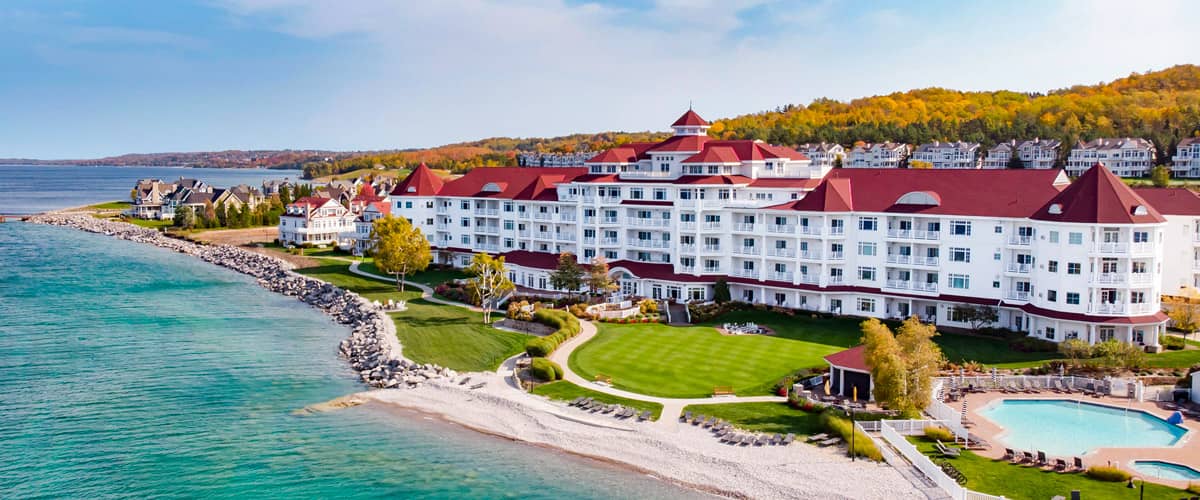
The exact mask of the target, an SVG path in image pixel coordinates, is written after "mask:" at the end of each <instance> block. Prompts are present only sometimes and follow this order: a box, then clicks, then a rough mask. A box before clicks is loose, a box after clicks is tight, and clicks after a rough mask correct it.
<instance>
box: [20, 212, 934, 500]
mask: <svg viewBox="0 0 1200 500" xmlns="http://www.w3.org/2000/svg"><path fill="white" fill-rule="evenodd" d="M28 221H29V222H30V223H35V224H49V225H58V226H65V227H71V228H74V229H77V230H82V231H87V232H92V233H97V234H104V235H107V236H112V237H116V238H120V239H125V240H128V241H133V242H138V243H146V244H151V245H155V246H158V247H160V248H166V249H169V250H173V251H176V252H180V253H184V254H187V255H191V256H193V257H196V258H199V259H201V260H204V261H206V262H209V263H212V264H216V265H219V266H222V267H225V268H227V269H230V270H233V271H237V272H239V273H241V274H246V275H250V276H252V277H254V278H256V279H257V281H258V283H259V285H260V286H262V287H263V288H266V289H267V290H270V291H272V292H275V293H281V294H283V295H288V296H293V297H296V298H297V299H299V300H301V301H303V302H305V303H307V304H308V305H310V306H311V307H315V308H317V309H319V310H321V311H322V312H324V313H325V314H327V315H329V316H330V317H332V318H333V319H334V320H335V321H336V322H338V323H340V324H342V325H346V326H348V327H350V329H351V336H350V338H348V339H345V340H343V341H341V342H340V343H339V346H338V349H337V351H338V352H339V355H341V356H342V357H344V358H346V359H348V360H349V362H350V363H351V367H352V368H353V369H354V370H355V371H356V372H357V373H359V375H360V377H361V379H362V381H363V382H364V383H365V384H366V385H368V386H369V387H371V388H374V389H375V390H368V391H365V392H358V393H354V394H350V395H347V396H344V397H343V398H338V399H337V400H334V401H331V402H327V403H334V404H327V403H321V404H318V405H310V406H309V407H306V408H305V409H306V410H309V409H312V410H315V411H330V410H336V409H338V408H340V407H343V406H344V405H342V404H338V403H337V402H338V401H339V400H340V401H346V402H349V401H353V402H354V403H353V404H358V402H360V401H361V402H366V403H368V404H379V405H381V406H384V407H392V408H403V409H406V410H408V411H417V412H421V413H423V414H427V415H433V416H436V417H437V418H439V419H440V420H443V421H445V422H448V423H451V424H454V425H458V426H461V427H464V428H467V429H470V430H472V431H475V432H480V433H483V434H488V435H492V436H497V437H501V438H504V439H509V440H512V441H518V442H521V443H524V444H530V445H533V446H537V447H539V448H544V449H547V450H553V451H555V452H561V453H568V454H571V455H575V456H580V457H584V458H588V459H591V460H596V461H600V462H603V463H607V464H612V465H615V466H618V467H622V468H625V469H627V470H629V471H632V472H635V473H640V474H646V475H649V476H652V477H654V478H657V479H660V480H663V481H667V482H670V483H672V484H675V485H677V486H680V487H683V488H687V489H690V490H694V491H699V492H702V493H707V494H711V495H716V496H721V497H728V498H834V499H892V498H900V499H907V498H911V499H919V498H925V497H924V495H922V494H921V493H919V492H918V491H917V490H916V489H915V488H914V487H913V486H912V485H911V484H910V483H909V482H908V480H906V479H905V478H904V477H903V476H901V474H900V473H899V471H897V470H896V469H894V468H892V467H890V466H888V465H887V464H884V463H874V462H864V461H858V462H851V461H850V459H849V458H847V457H845V456H844V453H843V452H841V451H840V449H836V448H835V449H829V448H817V447H815V446H810V445H806V444H802V443H799V444H795V445H792V446H788V447H754V446H751V447H735V446H730V445H725V444H721V443H719V442H718V440H717V439H716V438H715V437H713V436H712V435H711V433H710V432H708V431H707V430H705V429H702V428H698V427H694V426H691V425H670V426H668V425H652V424H649V423H644V424H639V423H633V422H622V421H618V420H615V419H612V418H609V417H603V416H594V415H591V414H588V413H584V412H581V411H578V410H574V409H571V408H568V407H567V406H566V405H565V403H563V402H554V401H551V400H549V399H547V398H544V397H541V396H535V395H532V394H528V393H525V392H523V391H519V390H517V389H514V388H512V387H510V386H509V385H508V384H507V383H506V381H505V380H504V378H503V377H502V376H501V375H498V374H496V373H494V372H483V373H479V372H472V373H471V374H470V375H471V379H472V381H473V382H486V384H485V385H484V386H482V387H479V388H477V389H476V390H472V389H469V388H468V387H466V386H459V385H456V384H454V383H453V382H452V380H453V379H456V378H458V374H456V373H454V371H452V370H448V369H445V368H441V367H436V366H434V365H418V364H415V363H412V362H411V361H409V360H407V359H405V358H403V356H402V348H401V346H400V344H399V341H398V340H397V337H396V334H395V324H394V323H393V322H392V321H391V318H390V317H389V316H388V315H387V314H386V312H385V311H383V310H382V309H380V308H377V307H375V306H374V305H373V304H371V303H370V301H368V300H367V299H365V298H362V297H361V296H359V295H357V294H355V293H354V292H350V291H347V290H342V289H340V288H338V287H335V286H333V285H332V284H329V283H325V282H323V281H320V280H317V279H315V278H309V277H306V276H303V275H300V274H298V273H295V272H294V271H293V270H292V266H291V265H290V264H288V263H287V262H285V261H283V260H281V259H278V258H276V257H272V256H266V255H262V254H259V253H255V252H252V251H250V250H246V249H242V248H238V247H230V246H227V245H200V244H196V243H192V242H188V241H184V240H178V239H174V238H170V237H167V236H164V235H163V234H161V233H159V232H157V231H154V230H152V229H146V228H141V227H138V226H135V225H132V224H128V223H124V222H114V221H106V220H101V219H97V218H94V217H91V216H90V215H86V214H70V213H61V212H51V213H45V214H40V215H35V216H31V217H30V218H29V219H28ZM472 385H474V384H472ZM382 388H403V389H404V390H379V389H382ZM322 405H326V406H322ZM868 478H869V479H868Z"/></svg>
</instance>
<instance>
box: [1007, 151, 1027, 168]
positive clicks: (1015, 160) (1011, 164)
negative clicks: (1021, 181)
mask: <svg viewBox="0 0 1200 500" xmlns="http://www.w3.org/2000/svg"><path fill="white" fill-rule="evenodd" d="M1008 168H1015V169H1020V168H1025V162H1023V161H1021V155H1019V154H1017V151H1016V149H1014V150H1013V152H1012V156H1009V157H1008Z"/></svg>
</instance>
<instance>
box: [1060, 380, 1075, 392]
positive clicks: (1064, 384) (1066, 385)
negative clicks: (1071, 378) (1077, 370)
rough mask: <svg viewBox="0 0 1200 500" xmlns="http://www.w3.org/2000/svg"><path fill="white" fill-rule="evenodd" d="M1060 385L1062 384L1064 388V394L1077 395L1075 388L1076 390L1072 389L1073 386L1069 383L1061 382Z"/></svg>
mask: <svg viewBox="0 0 1200 500" xmlns="http://www.w3.org/2000/svg"><path fill="white" fill-rule="evenodd" d="M1058 383H1060V384H1062V388H1063V392H1064V393H1067V394H1075V388H1074V387H1071V384H1070V383H1068V382H1063V381H1061V380H1060V381H1059V382H1058Z"/></svg>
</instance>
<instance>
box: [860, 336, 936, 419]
mask: <svg viewBox="0 0 1200 500" xmlns="http://www.w3.org/2000/svg"><path fill="white" fill-rule="evenodd" d="M861 327H862V332H863V336H862V342H863V344H864V345H865V347H864V351H863V360H864V361H865V362H866V363H867V366H869V367H870V368H871V379H872V381H873V383H874V385H875V389H874V391H875V399H876V400H877V401H879V402H881V403H883V404H885V405H886V406H887V407H888V408H890V409H893V410H898V411H900V412H902V413H908V414H913V413H918V412H920V411H921V410H924V409H925V408H928V407H929V403H930V395H931V390H932V387H933V378H934V376H936V375H937V372H938V369H940V368H941V365H942V361H943V359H944V358H943V356H942V350H941V348H939V347H938V346H937V344H935V343H934V342H933V337H935V336H936V335H937V330H936V329H935V327H934V326H933V325H931V324H924V323H921V321H920V320H919V319H917V318H916V317H915V316H914V317H911V318H908V319H907V320H905V321H904V323H903V324H901V325H900V328H899V329H898V332H899V334H895V335H893V334H892V331H891V329H889V328H888V327H887V325H885V324H883V323H882V322H880V321H879V320H878V319H875V318H872V319H869V320H866V321H863V322H862V324H861Z"/></svg>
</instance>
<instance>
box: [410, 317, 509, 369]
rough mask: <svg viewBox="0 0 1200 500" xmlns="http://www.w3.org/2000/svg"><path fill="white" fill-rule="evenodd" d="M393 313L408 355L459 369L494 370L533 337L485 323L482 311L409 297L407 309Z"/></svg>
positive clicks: (426, 361)
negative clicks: (410, 298)
mask: <svg viewBox="0 0 1200 500" xmlns="http://www.w3.org/2000/svg"><path fill="white" fill-rule="evenodd" d="M391 316H392V319H394V320H395V322H396V336H397V337H399V338H400V345H402V346H403V348H404V356H405V357H407V358H409V359H411V360H413V361H416V362H419V363H437V364H439V365H442V366H445V367H447V368H453V369H455V370H459V371H491V370H495V369H496V368H497V367H499V366H500V363H501V362H503V361H504V360H505V359H508V358H509V357H512V356H515V355H516V354H518V353H520V352H521V351H523V350H525V342H526V341H528V340H529V339H530V338H532V337H531V336H529V335H524V334H520V333H513V332H506V331H504V330H498V329H496V328H492V327H491V326H488V325H485V324H483V316H482V314H480V313H477V312H473V311H470V310H467V309H465V308H462V307H455V306H447V305H442V304H434V303H431V302H426V301H424V300H410V301H409V302H408V310H406V311H404V312H398V313H393V314H391Z"/></svg>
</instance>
